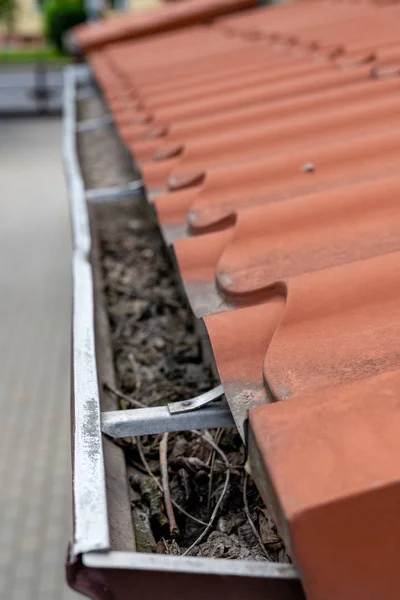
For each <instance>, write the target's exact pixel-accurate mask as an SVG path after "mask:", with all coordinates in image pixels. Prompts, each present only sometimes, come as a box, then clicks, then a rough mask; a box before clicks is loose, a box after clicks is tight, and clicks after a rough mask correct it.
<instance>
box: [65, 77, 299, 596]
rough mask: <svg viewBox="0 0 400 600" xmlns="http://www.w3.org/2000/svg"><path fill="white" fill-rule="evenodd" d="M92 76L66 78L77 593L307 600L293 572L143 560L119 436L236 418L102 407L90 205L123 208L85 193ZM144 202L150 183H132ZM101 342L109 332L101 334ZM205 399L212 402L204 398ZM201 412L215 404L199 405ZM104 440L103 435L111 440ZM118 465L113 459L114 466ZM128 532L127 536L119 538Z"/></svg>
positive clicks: (248, 564) (222, 408)
mask: <svg viewBox="0 0 400 600" xmlns="http://www.w3.org/2000/svg"><path fill="white" fill-rule="evenodd" d="M90 78H91V75H90V71H89V69H88V68H87V67H82V66H69V67H67V68H66V70H65V75H64V83H65V86H64V148H63V153H64V163H65V172H66V178H67V182H68V187H69V199H70V211H71V221H72V231H73V290H74V302H73V331H72V337H73V354H72V381H73V386H72V399H71V402H72V406H71V415H72V456H73V530H74V534H73V540H72V542H71V545H70V550H69V555H68V560H67V579H68V583H69V585H70V586H71V587H72V588H73V589H75V590H76V591H78V592H81V593H83V594H85V595H86V596H89V597H90V598H93V599H104V600H105V599H110V600H111V599H114V600H124V599H128V598H130V599H131V598H133V597H135V598H136V597H137V598H141V599H150V598H153V597H154V595H157V596H159V595H161V596H162V597H164V598H174V600H197V599H198V600H200V599H201V600H203V599H204V597H205V594H207V598H208V599H212V600H214V599H215V600H217V598H220V597H221V595H224V596H225V597H228V598H229V599H230V600H236V599H239V598H243V597H245V598H249V599H252V600H258V599H259V600H261V599H262V600H304V598H305V596H304V593H303V591H302V586H301V583H300V579H299V575H298V572H297V569H296V568H295V567H294V566H293V565H290V564H284V563H268V562H259V563H257V562H252V561H243V560H239V561H230V560H226V559H212V558H197V557H182V556H172V555H161V554H147V553H140V552H136V551H135V544H134V540H133V534H132V533H131V532H130V531H129V524H130V518H131V511H130V505H129V496H128V493H127V489H126V488H127V483H126V480H127V478H126V477H125V478H124V475H126V473H124V470H125V465H124V463H123V458H122V451H121V450H120V448H117V446H115V445H114V444H113V442H112V441H110V440H109V438H108V437H106V436H105V435H104V434H108V435H109V436H111V437H114V438H117V437H123V436H133V435H145V434H149V433H162V432H166V431H184V430H189V429H194V428H202V429H204V428H215V427H230V426H232V425H233V419H232V416H231V414H230V410H229V408H228V406H227V404H226V403H225V401H224V398H223V396H221V393H222V392H223V390H222V389H218V388H216V391H215V390H214V391H211V392H209V393H208V394H209V398H208V399H211V400H212V402H211V404H210V403H209V404H206V405H205V406H204V407H202V408H194V410H191V407H190V406H189V407H186V409H182V411H181V412H176V413H175V414H173V413H172V412H171V411H170V409H169V408H168V407H156V408H146V409H135V410H126V411H112V410H111V411H110V410H109V411H105V410H102V406H101V391H100V390H99V384H98V360H99V356H97V357H96V349H98V344H99V340H100V341H101V340H103V339H104V336H102V335H100V334H99V331H97V330H96V309H97V307H96V300H95V298H96V281H95V279H96V276H95V268H96V267H95V262H96V248H95V244H94V243H93V242H94V240H92V234H91V220H90V211H89V209H88V202H90V201H92V200H93V201H94V202H96V201H97V200H98V199H100V198H101V199H102V201H110V202H112V203H115V202H118V201H119V200H121V199H123V198H125V199H126V195H127V194H125V193H124V192H123V191H122V192H121V190H118V191H117V192H116V193H115V194H113V193H112V192H110V190H106V191H105V192H104V191H102V192H99V193H98V194H96V193H95V192H88V191H87V190H85V186H84V183H83V178H82V174H81V169H80V165H79V160H78V155H77V135H78V127H77V115H76V99H77V93H78V92H79V89H80V88H81V87H84V86H87V84H88V83H89V82H90ZM129 188H130V191H131V192H133V195H135V191H136V189H139V188H141V182H137V183H135V182H132V183H131V184H130V186H129ZM100 333H101V332H100ZM202 396H205V395H202ZM194 401H195V402H194V404H195V406H197V405H201V404H203V403H204V402H205V400H204V399H202V397H197V398H196V399H194ZM102 431H103V435H102ZM110 457H112V459H110ZM118 532H119V533H118Z"/></svg>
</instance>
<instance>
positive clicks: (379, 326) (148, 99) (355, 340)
mask: <svg viewBox="0 0 400 600" xmlns="http://www.w3.org/2000/svg"><path fill="white" fill-rule="evenodd" d="M239 4H240V3H236V4H235V7H239ZM244 4H246V6H249V5H250V4H252V3H250V2H249V3H244ZM192 5H193V3H192V2H190V3H188V10H189V8H190V10H192V8H191V7H192ZM199 5H200V3H199ZM182 6H183V4H182ZM230 7H231V8H232V7H233V5H232V4H231V5H230ZM182 10H183V9H182ZM171 14H172V13H171ZM399 16H400V6H399V5H398V4H393V5H392V4H389V5H384V6H381V5H379V4H377V3H373V2H366V1H362V2H357V3H354V2H348V1H344V2H333V1H331V0H329V1H328V0H326V1H325V0H323V1H320V2H315V1H308V0H306V1H304V2H299V3H297V4H288V5H285V6H281V7H271V8H269V9H258V10H250V11H247V12H243V13H240V14H235V15H227V16H224V17H221V18H219V19H217V20H216V21H214V22H213V23H212V25H207V26H202V25H199V24H198V23H199V20H198V19H197V17H196V19H197V20H196V19H194V18H193V20H192V21H191V23H192V24H193V25H195V26H193V27H191V28H188V29H185V30H180V31H169V32H167V33H162V34H158V35H153V36H151V37H148V38H146V39H133V40H131V41H129V42H125V43H116V44H114V45H111V46H109V47H107V48H104V49H102V50H100V51H95V52H91V53H90V55H89V60H90V62H91V64H92V67H93V69H94V71H95V73H96V76H97V79H98V81H99V83H100V86H101V88H102V90H103V93H104V96H105V98H106V100H107V102H108V105H109V107H110V110H111V111H112V112H113V115H114V119H115V122H116V124H117V127H118V129H119V133H120V135H121V138H122V140H124V142H125V144H126V145H127V147H128V148H129V149H130V151H131V152H132V155H133V156H134V157H135V159H136V161H137V162H138V164H139V166H140V169H141V171H142V174H143V177H144V181H145V184H146V187H147V190H148V192H149V194H148V197H149V201H150V202H151V203H152V204H153V205H154V207H155V210H156V214H157V216H158V220H159V223H160V227H161V229H162V232H163V235H164V237H165V239H166V241H167V242H169V243H172V244H173V245H172V248H173V252H174V254H175V258H176V261H175V263H176V266H177V268H178V269H179V271H180V276H181V279H182V282H183V286H184V288H185V290H186V295H187V297H188V300H189V302H190V304H191V307H192V309H193V311H194V312H195V314H196V315H197V316H198V317H203V318H204V322H205V326H206V329H207V331H208V335H209V338H210V342H211V346H212V349H213V353H214V357H215V361H216V366H217V369H218V372H219V375H220V378H221V382H222V384H223V386H224V390H225V395H226V397H227V399H228V402H229V404H230V407H231V410H232V413H233V416H234V418H235V420H236V422H237V425H238V427H239V430H240V432H241V434H242V436H243V438H244V439H245V440H246V441H247V442H248V448H249V461H250V464H251V467H252V468H253V471H254V476H255V478H256V481H257V484H258V486H259V488H260V490H261V492H262V494H263V496H264V499H265V501H266V502H267V503H268V505H269V506H270V507H271V508H272V509H273V512H274V516H275V519H276V521H277V523H278V526H279V529H280V531H281V533H282V535H283V536H284V537H285V540H286V542H287V545H288V548H289V550H290V552H291V553H292V557H293V559H294V561H295V562H296V563H297V565H298V566H299V568H300V572H301V575H302V579H303V583H304V586H305V590H306V594H307V597H308V598H309V599H310V600H321V599H322V598H323V599H324V600H338V598H340V599H341V600H353V599H354V598H363V600H376V598H377V597H384V598H385V600H397V598H398V595H399V590H400V576H399V574H398V569H396V568H395V564H394V560H395V559H396V558H397V554H398V552H399V547H398V544H399V542H398V539H399V533H400V531H399V528H398V525H397V522H398V519H396V515H397V504H398V500H399V491H398V489H399V488H398V479H399V470H398V467H397V462H396V461H395V460H393V456H396V455H397V454H398V452H399V450H400V448H399V442H398V434H397V430H398V427H399V423H398V420H399V414H400V412H399V409H400V407H399V405H398V400H397V397H398V388H399V385H400V380H399V377H400V375H399V373H400V353H399V351H398V340H399V338H400V308H399V307H400V297H399V295H400V286H399V285H398V283H397V280H398V273H399V269H400V241H399V240H400V237H399V235H398V232H399V226H400V220H399V219H400V216H399V214H400V213H399V210H398V199H399V197H400V176H399V170H398V148H399V147H400V112H399V108H398V105H399V103H398V95H399V93H400V87H399V86H400V40H399V37H398V21H399ZM119 26H120V25H118V27H119ZM115 27H116V28H117V26H115ZM129 27H130V25H129ZM157 27H158V25H157ZM141 31H142V30H141ZM150 31H151V30H150V29H148V32H150ZM153 31H155V29H153ZM135 35H136V34H135ZM138 35H142V34H141V33H140V34H138ZM246 423H247V424H246ZM246 432H248V433H247V434H246ZM381 432H383V434H382V433H381ZM376 514H379V515H380V517H379V519H378V518H375V517H374V518H371V515H376ZM367 521H368V526H367V527H366V522H367Z"/></svg>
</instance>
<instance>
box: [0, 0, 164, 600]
mask: <svg viewBox="0 0 400 600" xmlns="http://www.w3.org/2000/svg"><path fill="white" fill-rule="evenodd" d="M125 1H126V3H127V4H126V5H125ZM117 2H119V4H117ZM115 3H116V5H115V6H114V7H113V6H107V7H105V6H101V5H100V4H97V5H93V3H92V4H91V5H90V6H88V5H86V6H85V5H84V4H83V3H82V2H80V1H79V0H50V1H49V2H42V0H0V206H1V220H0V240H1V248H2V252H1V253H0V277H1V295H0V323H1V335H0V348H1V360H0V380H1V385H0V423H1V425H2V434H1V436H0V445H1V455H0V456H1V458H0V471H1V477H0V481H1V488H0V599H1V600H72V599H73V598H77V596H76V595H75V594H74V593H73V592H72V591H70V590H69V589H68V588H67V586H66V584H65V576H64V563H65V557H66V551H67V543H68V540H69V539H70V518H71V483H70V481H71V472H70V440H69V385H70V381H69V378H70V374H69V353H70V348H69V339H70V318H71V278H70V228H69V215H68V206H67V196H66V190H65V185H64V175H63V169H62V158H61V142H62V131H61V106H62V69H63V67H64V65H65V64H67V63H68V62H69V60H70V59H69V58H68V57H67V56H66V55H65V54H64V53H63V49H62V46H61V38H62V34H63V32H64V30H65V29H66V28H68V27H70V26H71V25H73V24H75V23H79V22H81V21H83V20H85V19H86V18H87V15H88V12H89V11H90V10H92V11H93V10H94V9H95V10H98V11H99V12H102V11H104V10H106V11H112V10H115V9H119V10H120V9H124V10H133V9H134V10H146V9H148V8H151V7H152V6H154V5H156V4H158V3H159V2H158V1H157V0H135V2H134V4H133V5H132V0H115Z"/></svg>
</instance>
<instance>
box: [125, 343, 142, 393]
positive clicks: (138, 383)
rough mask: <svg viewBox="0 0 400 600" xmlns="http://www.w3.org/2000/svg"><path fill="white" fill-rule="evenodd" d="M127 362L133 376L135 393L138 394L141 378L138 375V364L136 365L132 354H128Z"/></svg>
mask: <svg viewBox="0 0 400 600" xmlns="http://www.w3.org/2000/svg"><path fill="white" fill-rule="evenodd" d="M128 360H129V362H130V363H131V366H132V371H133V374H134V376H135V384H136V391H137V392H140V390H141V388H142V377H141V375H140V370H139V367H138V364H137V362H136V360H135V357H134V356H133V354H132V352H128Z"/></svg>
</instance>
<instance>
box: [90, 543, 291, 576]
mask: <svg viewBox="0 0 400 600" xmlns="http://www.w3.org/2000/svg"><path fill="white" fill-rule="evenodd" d="M82 562H83V564H84V565H85V566H86V567H90V568H96V569H129V570H141V571H150V572H151V571H163V572H169V571H173V572H174V573H191V574H193V575H195V574H200V575H221V576H224V577H226V576H231V577H254V578H262V579H269V578H274V579H282V580H285V579H287V580H298V579H299V574H298V571H297V569H296V567H295V566H294V565H291V564H287V563H273V562H264V561H263V562H257V561H251V560H237V561H233V560H229V559H226V558H203V557H196V556H173V555H166V554H147V553H144V552H119V551H116V550H112V551H110V552H90V553H85V554H83V555H82Z"/></svg>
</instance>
